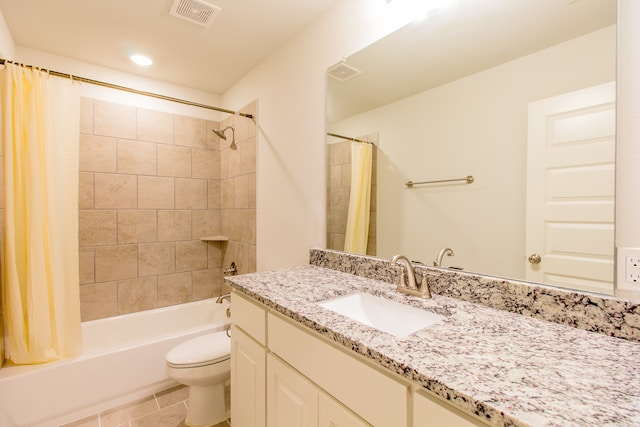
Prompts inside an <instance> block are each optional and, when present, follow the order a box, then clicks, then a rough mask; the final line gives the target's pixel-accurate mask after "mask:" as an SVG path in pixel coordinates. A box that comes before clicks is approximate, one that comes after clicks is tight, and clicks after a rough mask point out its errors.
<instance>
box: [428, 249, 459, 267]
mask: <svg viewBox="0 0 640 427" xmlns="http://www.w3.org/2000/svg"><path fill="white" fill-rule="evenodd" d="M445 255H447V256H453V255H454V253H453V251H452V250H451V249H450V248H442V250H441V251H440V253H439V254H438V258H437V259H436V260H435V261H433V266H434V267H442V258H444V256H445Z"/></svg>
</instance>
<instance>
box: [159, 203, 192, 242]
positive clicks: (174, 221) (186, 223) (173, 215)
mask: <svg viewBox="0 0 640 427" xmlns="http://www.w3.org/2000/svg"><path fill="white" fill-rule="evenodd" d="M194 212H197V211H194ZM158 240H159V241H171V240H173V241H175V240H191V211H188V210H182V211H176V210H174V211H165V210H160V211H158Z"/></svg>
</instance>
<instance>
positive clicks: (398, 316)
mask: <svg viewBox="0 0 640 427" xmlns="http://www.w3.org/2000/svg"><path fill="white" fill-rule="evenodd" d="M319 304H320V306H322V307H324V308H327V309H329V310H331V311H335V312H336V313H340V314H342V315H343V316H346V317H348V318H350V319H352V320H355V321H357V322H360V323H364V324H365V325H369V326H371V327H374V328H376V329H378V330H380V331H383V332H387V333H389V334H391V335H395V336H396V337H398V338H403V337H406V336H408V335H410V334H412V333H414V332H416V331H419V330H420V329H423V328H426V327H428V326H431V325H433V324H434V323H436V322H438V321H440V320H442V318H443V317H442V316H440V315H439V314H434V313H431V312H429V311H425V310H421V309H419V308H415V307H411V306H410V305H405V304H401V303H399V302H395V301H391V300H389V299H386V298H382V297H378V296H375V295H371V294H367V293H364V292H358V293H355V294H349V295H345V296H341V297H337V298H333V299H330V300H326V301H323V302H321V303H319Z"/></svg>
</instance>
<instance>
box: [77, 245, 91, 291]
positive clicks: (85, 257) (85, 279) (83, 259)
mask: <svg viewBox="0 0 640 427" xmlns="http://www.w3.org/2000/svg"><path fill="white" fill-rule="evenodd" d="M94 256H95V250H94V249H93V248H80V263H79V264H80V265H79V267H80V270H79V271H80V284H81V285H84V284H85V283H93V282H95V273H94V269H95V262H94Z"/></svg>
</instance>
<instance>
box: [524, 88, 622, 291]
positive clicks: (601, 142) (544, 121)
mask: <svg viewBox="0 0 640 427" xmlns="http://www.w3.org/2000/svg"><path fill="white" fill-rule="evenodd" d="M615 111H616V110H615V83H607V84H603V85H598V86H594V87H591V88H587V89H584V90H580V91H576V92H571V93H568V94H564V95H560V96H556V97H552V98H547V99H543V100H540V101H536V102H532V103H530V104H529V135H528V149H527V212H526V218H527V220H526V251H527V252H526V254H527V259H526V260H525V263H526V266H525V271H526V279H527V280H530V281H534V282H543V283H548V284H553V285H557V286H562V287H567V288H572V289H581V290H586V291H593V292H600V293H607V294H613V277H614V268H613V253H614V183H615V124H616V119H615ZM536 255H537V256H539V262H537V263H536V261H538V258H537V257H536Z"/></svg>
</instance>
